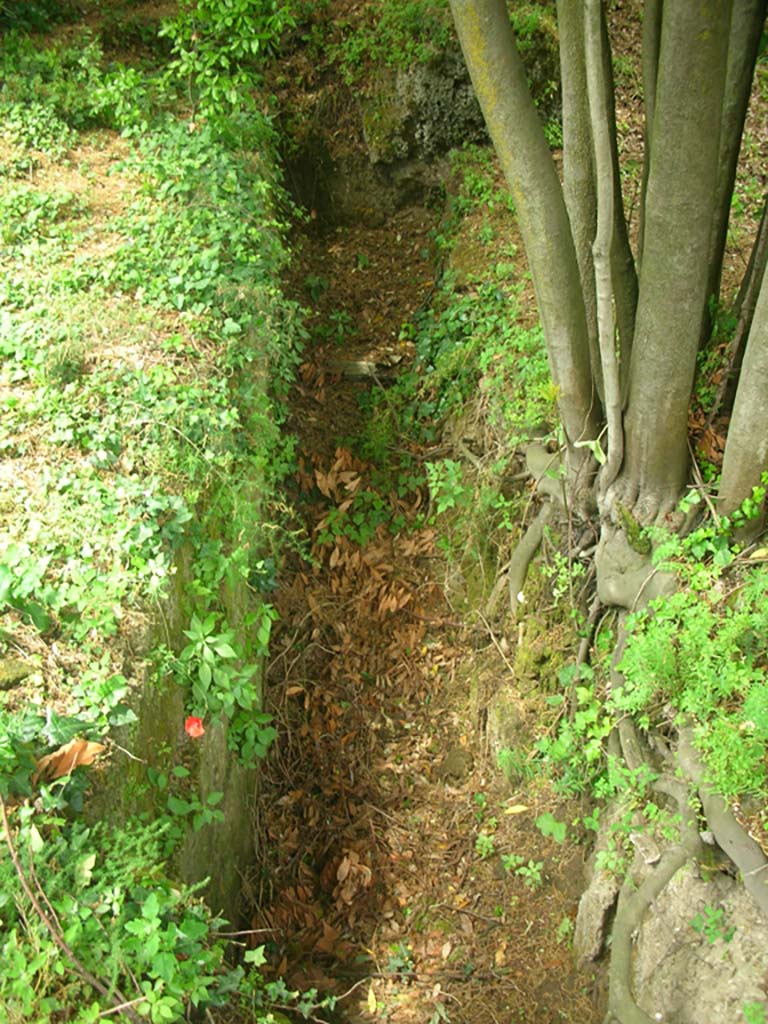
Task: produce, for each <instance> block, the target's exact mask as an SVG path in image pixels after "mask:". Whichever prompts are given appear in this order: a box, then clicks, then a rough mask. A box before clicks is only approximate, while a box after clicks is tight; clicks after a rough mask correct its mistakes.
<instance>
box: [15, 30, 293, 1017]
mask: <svg viewBox="0 0 768 1024" xmlns="http://www.w3.org/2000/svg"><path fill="white" fill-rule="evenodd" d="M167 34H168V35H169V36H170V37H171V39H172V40H174V39H175V40H176V42H179V41H180V40H181V41H183V37H184V22H183V19H182V21H181V23H179V24H176V26H175V27H174V25H173V23H168V30H167ZM209 55H210V54H209ZM2 62H3V79H2V87H1V88H0V209H1V210H2V224H3V243H4V244H3V252H2V257H0V261H1V262H0V271H1V273H2V284H0V356H1V357H2V368H1V369H0V407H1V408H2V433H1V434H0V452H1V453H2V462H1V463H0V478H2V485H3V486H2V494H3V497H2V508H1V510H0V529H1V530H2V542H1V544H0V613H2V616H3V620H2V626H3V628H2V632H1V633H0V645H1V646H0V698H1V706H0V798H1V801H2V812H3V830H2V833H3V848H2V853H1V854H0V891H1V893H2V895H1V896H0V918H1V919H2V920H1V922H0V948H1V949H2V959H3V963H4V969H3V973H2V977H1V978H0V1003H2V1005H3V1008H4V1011H5V1014H6V1016H4V1018H3V1019H4V1020H5V1019H7V1020H9V1021H11V1022H15V1021H21V1020H25V1021H26V1020H34V1021H38V1020H39V1021H41V1022H42V1021H48V1020H57V1021H75V1020H76V1021H78V1022H85V1021H96V1020H98V1019H100V1018H102V1017H103V1016H104V1015H105V1014H111V1013H116V1012H118V1007H119V1008H120V1011H121V1012H122V1013H123V1014H125V1015H127V1016H128V1017H129V1018H130V1019H133V1020H138V1019H147V1020H151V1021H153V1022H161V1021H173V1020H178V1019H182V1018H183V1017H185V1016H186V1015H187V1013H188V1012H191V1008H193V1007H197V1008H200V1009H203V1008H205V1007H216V1006H223V1005H228V1006H232V1007H234V1006H236V1005H240V1004H241V1003H242V1005H243V1006H244V1007H246V1011H245V1012H248V1013H250V1014H251V1015H252V1018H253V1019H260V1018H261V1017H262V1016H265V1015H266V1013H267V1010H266V1006H267V1004H271V1003H274V1002H275V1001H277V1002H278V1003H285V1002H290V1001H292V998H293V997H292V996H291V995H290V994H289V993H287V991H286V990H285V988H284V986H282V987H280V986H278V987H276V988H275V989H274V990H271V991H270V993H267V991H266V990H265V989H264V987H263V985H262V984H261V981H260V976H259V975H258V973H252V974H249V975H248V976H246V974H245V972H244V970H243V968H242V967H241V966H234V965H233V964H231V963H228V962H227V960H226V959H225V955H226V954H228V953H229V952H230V951H231V943H230V941H229V938H227V937H225V936H224V935H221V934H220V932H221V929H222V928H223V927H224V924H225V923H224V921H223V920H222V918H221V917H220V916H218V915H217V914H215V913H213V912H212V911H211V910H210V909H209V908H208V907H207V906H206V904H205V902H204V900H203V898H202V888H203V887H202V886H200V885H197V886H188V885H182V884H180V883H179V881H178V879H177V877H176V874H177V873H176V870H175V868H174V867H173V854H174V851H175V850H176V849H177V848H178V847H179V844H180V843H181V842H182V841H183V840H184V839H185V837H186V836H187V835H188V834H189V833H191V832H192V831H195V830H198V829H199V828H201V827H204V826H206V825H208V824H210V823H212V822H216V821H217V820H219V819H220V818H221V817H222V814H221V810H220V809H219V804H220V802H221V800H222V798H223V794H222V793H221V792H215V791H211V790H205V789H203V788H199V787H198V782H197V779H196V777H195V770H196V761H195V758H196V756H197V748H196V744H198V743H199V744H204V743H205V742H206V740H204V739H203V737H204V735H205V733H206V732H207V731H210V730H211V729H212V727H214V728H215V727H216V726H217V723H223V725H224V726H225V727H226V736H227V742H228V746H229V749H230V751H231V757H232V759H233V760H234V759H237V758H239V759H240V760H242V761H245V762H248V763H251V762H253V761H254V760H255V759H258V758H261V757H263V756H264V755H265V753H266V750H267V748H268V746H269V743H270V742H271V741H272V739H273V738H274V735H275V730H274V727H273V726H272V725H271V724H270V722H269V718H268V716H266V715H265V714H263V713H262V711H261V678H260V677H261V669H260V665H259V662H260V659H261V658H262V657H263V655H264V653H265V651H266V649H267V645H268V642H269V633H270V628H271V623H272V620H273V618H274V610H273V609H272V607H271V605H270V604H269V603H268V602H267V597H266V595H267V593H268V591H269V590H270V587H271V586H272V575H273V561H274V551H276V550H277V548H276V544H275V537H276V535H277V533H279V532H280V531H281V529H282V526H281V523H282V522H284V519H283V517H279V516H278V514H277V487H278V486H279V482H280V480H281V479H282V477H283V476H284V475H285V473H286V471H287V470H288V469H289V468H290V467H292V466H293V456H292V442H291V438H290V436H289V435H286V434H284V433H283V432H282V429H281V428H282V424H283V421H284V418H285V410H284V405H283V402H284V398H285V394H286V391H287V388H288V385H289V383H290V381H291V379H292V376H293V372H294V369H295V366H296V364H297V362H298V353H299V351H300V348H301V342H302V333H303V332H302V328H301V323H300V314H299V311H298V309H297V307H296V306H295V305H294V304H292V303H290V302H288V301H287V300H286V299H285V298H284V296H283V295H282V292H281V289H280V283H279V282H280V276H281V273H282V270H283V267H284V264H285V260H286V258H287V253H286V250H285V248H284V242H283V227H282V224H281V222H280V218H279V216H278V213H277V211H278V209H279V208H280V206H281V204H282V203H283V200H282V193H281V191H280V188H279V185H278V182H277V175H276V171H275V167H274V163H273V161H272V159H271V158H270V155H269V154H270V153H271V151H272V148H273V143H274V138H273V136H272V133H271V130H270V128H269V125H268V123H267V122H266V120H265V119H264V117H263V116H262V115H260V114H259V113H258V111H256V110H253V109H245V108H243V109H232V108H231V106H230V107H221V106H219V107H218V108H215V107H214V105H212V104H210V103H209V105H208V107H207V108H206V107H205V101H206V92H205V87H204V86H205V83H202V84H201V86H200V89H199V90H198V92H199V95H198V102H199V104H200V107H199V108H198V111H199V110H200V109H202V110H207V113H208V116H207V117H206V116H203V117H202V119H201V120H200V121H199V122H198V121H195V120H194V118H191V117H189V116H187V115H188V113H189V112H188V111H187V110H186V109H185V108H184V106H183V101H182V100H180V96H181V95H182V93H181V92H180V90H179V81H178V79H174V68H173V66H171V68H170V70H168V69H166V73H165V74H161V73H160V70H159V69H157V68H155V69H150V70H145V71H143V72H139V71H138V70H136V69H135V68H132V67H129V66H126V65H122V64H118V63H107V62H106V61H105V60H104V58H103V54H102V51H101V48H100V46H99V44H98V43H97V42H96V40H95V38H94V36H93V34H92V33H90V32H78V31H77V30H75V29H73V30H72V31H70V32H68V33H67V37H66V40H65V41H59V42H56V43H54V44H53V45H48V46H47V45H46V43H45V41H44V40H38V41H31V40H29V39H27V38H26V37H24V36H21V35H18V36H17V35H9V37H8V38H7V39H6V40H4V48H3V56H2ZM178 70H179V69H178V68H177V69H176V71H178ZM196 70H199V69H196V67H195V66H194V64H192V65H190V64H189V63H188V64H187V65H185V67H184V68H183V73H184V85H185V89H186V88H187V87H189V84H190V76H192V75H193V74H194V73H195V71H196ZM248 80H249V81H250V79H248ZM212 81H213V79H212V78H211V79H210V81H208V83H207V84H208V85H210V84H211V82H212ZM244 82H245V79H244V78H241V79H240V80H239V84H240V85H243V84H244ZM208 99H209V100H210V96H209V97H208ZM117 129H120V130H122V132H123V134H122V136H121V135H120V134H118V131H117ZM273 549H274V550H273ZM227 597H229V600H227ZM169 686H170V688H171V689H173V688H174V687H178V693H180V694H181V695H182V696H181V698H180V699H179V701H178V702H177V704H178V711H177V714H178V718H177V720H175V721H169V722H157V723H153V728H154V729H155V733H154V735H156V736H159V737H163V736H169V737H171V738H172V741H173V742H170V743H168V745H167V746H166V747H164V748H163V749H160V747H161V746H162V744H161V743H160V741H158V743H157V744H156V746H157V747H158V749H154V747H153V749H134V748H135V742H134V741H135V735H136V734H135V733H134V732H132V727H133V725H134V723H135V722H136V713H135V710H134V709H135V708H136V707H137V706H138V703H139V699H140V697H141V696H142V694H143V693H145V692H147V691H152V690H153V689H154V690H156V691H157V692H160V691H162V690H164V689H167V688H168V687H169ZM158 706H159V705H158ZM169 706H173V704H172V703H171V705H169ZM115 730H120V732H119V737H118V734H117V733H116V731H115ZM120 756H122V757H123V762H122V764H123V765H125V766H126V767H125V772H126V777H125V785H124V787H123V791H122V792H121V793H120V794H119V795H120V798H121V799H120V801H119V802H118V804H117V806H116V807H115V809H114V811H113V812H112V814H108V815H107V817H106V819H105V820H104V821H103V822H99V823H95V822H94V821H93V820H92V818H93V817H94V813H95V814H96V815H101V814H103V813H104V808H105V806H107V805H108V804H109V803H110V802H111V801H112V799H113V796H112V795H110V794H114V792H115V789H114V776H115V774H116V773H115V772H114V771H112V772H110V771H109V769H107V770H106V771H105V773H104V776H103V779H104V784H105V785H106V786H112V789H111V790H109V791H108V795H107V796H106V797H105V796H103V795H102V796H101V797H99V794H98V792H97V794H96V800H95V801H94V798H93V795H92V791H91V790H89V788H88V781H87V777H86V776H87V772H86V769H87V767H88V766H89V765H91V764H93V763H94V762H101V763H102V765H103V764H104V762H105V761H106V760H107V759H108V758H110V757H112V758H118V757H120ZM129 757H130V758H131V761H130V763H131V764H133V765H134V766H139V767H137V768H136V772H137V773H138V774H137V775H135V776H133V779H134V790H133V791H129V787H128V781H127V780H128V774H127V773H128V768H127V765H128V763H129V762H128V758H129ZM158 764H159V765H161V767H162V771H161V770H159V768H158V767H157V765H158ZM121 771H123V769H122V768H121ZM100 788H101V787H97V790H98V789H100ZM94 807H95V808H97V809H98V810H97V811H95V812H94V810H93V808H94ZM140 807H143V808H144V810H145V811H146V810H147V809H148V808H151V809H152V810H153V813H152V814H150V815H147V814H146V813H144V814H142V815H139V813H138V810H139V808H140ZM260 957H261V954H260V952H259V950H258V949H253V950H251V951H249V953H248V956H247V959H250V960H251V961H252V962H253V963H255V964H258V963H259V960H260Z"/></svg>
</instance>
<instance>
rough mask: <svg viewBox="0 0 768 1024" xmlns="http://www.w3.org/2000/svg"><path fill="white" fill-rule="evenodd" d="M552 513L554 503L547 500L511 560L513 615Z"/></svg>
mask: <svg viewBox="0 0 768 1024" xmlns="http://www.w3.org/2000/svg"><path fill="white" fill-rule="evenodd" d="M551 514H552V503H551V502H549V501H545V502H544V504H543V505H542V506H541V508H540V509H539V511H538V514H537V516H536V518H535V519H534V520H533V522H532V523H531V524H530V526H529V527H528V529H527V530H526V531H525V533H524V534H523V536H522V537H521V539H520V541H519V543H518V545H517V547H516V548H515V551H514V554H513V555H512V558H511V559H510V561H509V569H508V570H507V591H508V593H509V606H510V608H511V609H512V613H513V615H514V614H516V613H517V609H518V606H519V605H520V595H521V594H522V592H523V586H524V585H525V577H526V576H527V575H528V566H529V565H530V564H531V561H532V559H533V556H534V555H535V554H536V552H537V551H538V549H539V545H540V544H541V541H542V538H543V536H544V527H545V526H546V525H547V523H548V522H549V517H550V515H551Z"/></svg>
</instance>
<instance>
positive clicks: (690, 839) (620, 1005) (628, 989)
mask: <svg viewBox="0 0 768 1024" xmlns="http://www.w3.org/2000/svg"><path fill="white" fill-rule="evenodd" d="M654 789H656V790H658V791H659V792H663V793H666V794H668V795H669V796H672V797H674V799H675V800H676V801H677V805H678V808H679V811H680V818H681V825H680V842H679V843H677V844H676V845H675V846H672V847H670V848H669V849H667V850H666V851H665V852H664V854H663V855H662V857H661V860H660V861H659V862H658V864H657V865H656V867H655V868H654V869H653V871H652V872H651V873H650V874H649V875H648V876H647V878H645V880H644V881H643V882H642V883H641V884H640V886H639V887H638V888H635V886H634V882H633V881H632V879H631V878H630V877H629V876H628V877H627V879H626V880H625V881H624V884H623V885H622V887H621V891H620V893H619V903H618V907H617V909H616V919H615V921H614V924H613V932H612V944H611V965H610V968H609V972H608V1013H607V1014H606V1017H605V1021H604V1024H614V1022H618V1024H653V1020H652V1019H651V1017H649V1016H648V1014H647V1013H645V1011H644V1010H641V1009H640V1007H639V1006H638V1005H637V1003H636V1002H635V999H634V996H633V995H632V984H631V978H632V942H633V935H634V933H635V931H636V930H637V929H638V928H639V927H640V925H641V923H642V920H643V917H644V916H645V913H646V911H647V910H648V907H649V906H650V905H651V904H652V903H653V901H654V900H655V899H656V898H657V897H658V895H659V894H660V893H661V891H662V890H663V889H664V887H665V886H666V885H668V884H669V882H670V881H671V880H672V878H673V877H674V876H675V875H676V874H677V872H678V871H679V870H680V869H681V868H682V867H684V866H685V865H686V864H687V863H688V861H689V860H692V859H696V858H698V857H699V856H700V852H701V839H700V837H699V833H698V829H697V827H696V815H695V812H694V811H693V810H692V809H691V807H690V801H689V792H688V788H687V787H686V786H685V785H684V784H683V783H682V782H680V781H679V780H678V779H674V778H671V777H668V776H662V777H660V778H659V779H657V780H656V782H655V783H654Z"/></svg>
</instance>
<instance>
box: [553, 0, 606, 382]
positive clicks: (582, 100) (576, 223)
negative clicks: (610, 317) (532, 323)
mask: <svg viewBox="0 0 768 1024" xmlns="http://www.w3.org/2000/svg"><path fill="white" fill-rule="evenodd" d="M557 30H558V37H559V44H560V84H561V86H562V93H563V193H564V196H565V205H566V208H567V210H568V217H569V219H570V222H571V234H572V236H573V244H574V247H575V249H576V260H577V262H578V265H579V277H580V279H581V290H582V295H583V300H584V312H585V315H586V318H587V337H588V339H589V354H590V361H591V364H592V375H593V377H594V381H595V388H596V390H597V394H598V396H599V398H600V401H602V400H603V374H602V366H601V361H600V350H599V348H598V341H597V298H596V294H595V272H594V265H593V263H592V243H593V241H594V238H595V225H596V224H597V197H596V190H595V170H594V164H593V150H592V129H591V125H590V118H589V104H588V102H587V77H586V76H587V69H586V64H585V57H584V5H583V2H582V0H557Z"/></svg>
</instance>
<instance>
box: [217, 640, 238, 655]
mask: <svg viewBox="0 0 768 1024" xmlns="http://www.w3.org/2000/svg"><path fill="white" fill-rule="evenodd" d="M214 650H215V651H216V653H217V654H218V656H219V657H220V658H236V657H237V652H236V651H235V650H234V648H233V647H232V646H231V645H230V644H225V643H221V644H215V645H214Z"/></svg>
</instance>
